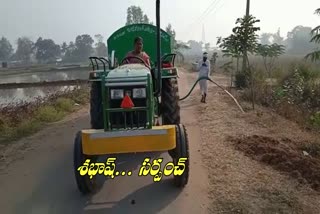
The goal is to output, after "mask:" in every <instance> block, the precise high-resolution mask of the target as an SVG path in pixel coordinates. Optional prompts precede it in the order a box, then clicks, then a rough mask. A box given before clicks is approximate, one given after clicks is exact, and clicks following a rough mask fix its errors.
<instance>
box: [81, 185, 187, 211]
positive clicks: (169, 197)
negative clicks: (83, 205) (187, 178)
mask: <svg viewBox="0 0 320 214" xmlns="http://www.w3.org/2000/svg"><path fill="white" fill-rule="evenodd" d="M180 193H181V190H179V189H178V188H175V187H174V186H173V184H172V180H171V179H165V180H163V181H161V182H159V183H152V184H149V185H146V186H144V187H142V188H140V189H138V190H136V191H134V192H132V193H131V194H129V195H127V196H126V197H125V198H123V199H121V200H120V201H116V202H102V203H89V204H88V205H89V206H98V207H99V208H92V209H87V210H86V211H85V212H84V213H85V214H105V213H139V214H150V213H158V212H160V211H161V210H163V209H165V208H166V207H168V206H169V205H170V204H171V203H173V202H174V201H175V200H176V198H177V197H178V196H179V194H180Z"/></svg>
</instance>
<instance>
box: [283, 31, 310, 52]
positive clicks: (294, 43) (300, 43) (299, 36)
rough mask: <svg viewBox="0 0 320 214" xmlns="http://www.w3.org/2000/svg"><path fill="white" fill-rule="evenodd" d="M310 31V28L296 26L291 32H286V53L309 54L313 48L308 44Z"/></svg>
mask: <svg viewBox="0 0 320 214" xmlns="http://www.w3.org/2000/svg"><path fill="white" fill-rule="evenodd" d="M311 31H312V28H311V27H305V26H296V27H295V28H294V29H293V30H292V31H291V32H288V36H287V37H288V38H287V52H288V53H291V54H306V53H309V52H310V51H311V50H312V49H313V48H314V47H315V45H314V44H312V43H310V40H311V39H312V37H311V35H310V32H311Z"/></svg>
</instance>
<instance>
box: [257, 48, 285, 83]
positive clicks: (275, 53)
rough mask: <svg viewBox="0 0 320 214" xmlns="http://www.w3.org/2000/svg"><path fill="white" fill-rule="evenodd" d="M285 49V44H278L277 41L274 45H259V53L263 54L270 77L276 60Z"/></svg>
mask: <svg viewBox="0 0 320 214" xmlns="http://www.w3.org/2000/svg"><path fill="white" fill-rule="evenodd" d="M284 50H285V49H284V46H283V45H278V44H276V43H274V44H272V45H263V44H259V45H258V48H257V53H258V55H260V56H262V59H263V64H264V67H265V69H266V71H267V73H268V74H269V78H271V77H272V75H271V72H272V70H273V68H274V64H275V60H276V59H277V58H278V57H279V56H280V55H281V54H283V53H284Z"/></svg>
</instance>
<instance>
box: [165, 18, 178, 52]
mask: <svg viewBox="0 0 320 214" xmlns="http://www.w3.org/2000/svg"><path fill="white" fill-rule="evenodd" d="M166 32H167V33H168V34H169V35H170V36H171V47H172V48H175V46H176V43H177V42H176V32H175V30H174V29H173V28H172V25H171V24H170V23H169V24H168V26H167V27H166Z"/></svg>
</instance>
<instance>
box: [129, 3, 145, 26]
mask: <svg viewBox="0 0 320 214" xmlns="http://www.w3.org/2000/svg"><path fill="white" fill-rule="evenodd" d="M141 23H142V24H151V23H150V21H149V18H148V16H147V15H146V14H143V11H142V9H141V8H140V7H139V6H134V5H133V6H130V7H128V9H127V22H126V25H131V24H141Z"/></svg>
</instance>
